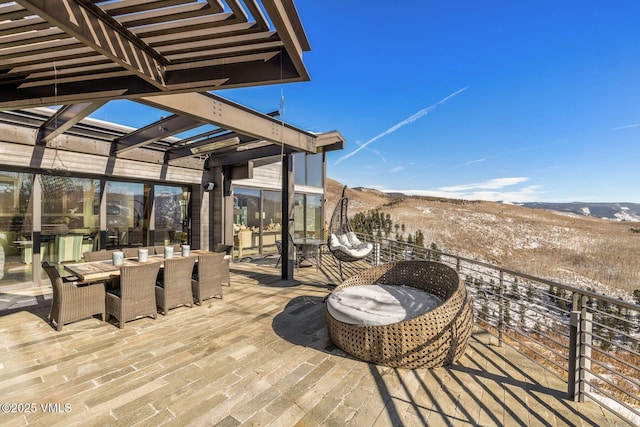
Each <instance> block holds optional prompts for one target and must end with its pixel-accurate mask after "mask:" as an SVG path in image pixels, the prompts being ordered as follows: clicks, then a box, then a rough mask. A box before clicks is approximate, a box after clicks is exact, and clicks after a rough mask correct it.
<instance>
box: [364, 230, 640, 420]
mask: <svg viewBox="0 0 640 427" xmlns="http://www.w3.org/2000/svg"><path fill="white" fill-rule="evenodd" d="M359 237H360V238H361V239H362V240H364V241H369V242H372V243H373V244H374V250H373V251H372V253H371V254H370V255H369V256H368V257H367V258H366V261H367V262H368V263H370V264H372V265H377V264H380V263H384V262H390V261H399V260H408V259H424V260H434V261H441V262H443V263H445V264H448V265H450V266H451V267H453V268H455V269H456V270H457V271H458V274H459V275H460V277H461V278H462V279H463V280H464V282H465V284H466V285H467V289H468V290H469V292H470V294H471V296H472V299H473V307H474V318H475V322H476V324H477V325H478V326H480V327H482V328H484V329H486V330H487V331H489V332H490V333H492V334H494V335H495V336H496V338H497V339H498V341H499V343H500V344H502V343H506V344H508V345H511V346H513V347H515V348H517V349H518V350H519V351H520V352H521V353H523V354H525V355H526V356H528V357H530V358H531V359H534V360H536V361H538V362H540V363H541V364H543V365H545V366H547V367H548V368H549V369H550V370H551V372H553V373H555V374H556V375H557V376H559V377H560V378H562V379H563V380H564V381H566V383H567V394H568V396H569V398H571V399H574V400H576V401H584V400H585V399H591V400H593V401H595V402H596V403H598V404H599V405H601V406H603V407H604V408H607V409H608V410H610V411H612V412H613V413H615V414H616V415H618V416H620V417H621V418H623V419H625V420H626V421H628V422H631V423H632V424H637V423H639V422H640V306H639V305H636V304H633V303H629V302H625V301H622V300H620V299H616V298H612V297H610V296H607V295H602V294H598V293H595V292H593V291H590V290H585V289H580V288H578V287H574V286H571V285H568V284H564V283H559V282H555V281H552V280H547V279H543V278H539V277H535V276H531V275H528V274H524V273H520V272H517V271H513V270H509V269H506V268H502V267H499V266H495V265H492V264H489V263H486V262H482V261H477V260H473V259H469V258H465V257H462V256H458V255H454V254H450V253H445V252H442V251H439V250H432V249H428V248H424V247H419V246H415V245H410V244H407V243H404V242H397V241H394V240H389V239H385V238H380V237H373V236H370V235H359Z"/></svg>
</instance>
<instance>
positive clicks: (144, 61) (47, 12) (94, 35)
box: [18, 0, 165, 90]
mask: <svg viewBox="0 0 640 427" xmlns="http://www.w3.org/2000/svg"><path fill="white" fill-rule="evenodd" d="M18 3H19V4H20V5H22V6H23V7H24V8H26V9H28V10H30V11H31V12H33V13H34V14H37V15H39V16H40V17H43V18H45V19H46V20H47V21H48V22H49V23H50V24H53V25H55V26H57V27H58V28H60V29H62V30H63V31H64V32H65V33H67V34H68V35H70V36H73V37H75V38H76V39H78V40H80V41H81V42H82V43H84V44H85V45H86V46H89V47H91V48H92V49H94V50H95V51H96V52H99V53H101V54H102V55H104V56H106V57H108V58H109V59H111V60H112V61H114V62H116V63H117V64H119V65H121V66H122V67H123V68H125V69H127V70H129V71H131V72H132V73H133V74H134V75H136V76H138V77H140V78H141V79H143V80H144V81H146V82H148V83H150V84H152V85H154V86H156V87H157V88H159V89H161V90H163V89H165V76H164V73H165V64H163V63H162V62H161V61H160V55H158V54H156V53H155V52H153V50H152V49H151V48H149V47H148V46H146V45H145V44H144V43H143V42H142V41H141V40H139V39H138V38H137V37H136V36H135V35H133V34H132V33H131V32H130V31H128V30H127V29H126V28H124V27H122V26H121V25H120V24H119V23H118V22H117V21H116V20H114V19H113V18H111V17H110V16H109V15H108V14H106V13H105V12H104V11H103V10H102V9H100V8H98V7H94V6H93V4H92V3H91V2H84V1H79V0H60V1H56V2H53V1H50V0H49V1H48V0H18Z"/></svg>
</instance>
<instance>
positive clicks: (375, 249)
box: [373, 240, 380, 265]
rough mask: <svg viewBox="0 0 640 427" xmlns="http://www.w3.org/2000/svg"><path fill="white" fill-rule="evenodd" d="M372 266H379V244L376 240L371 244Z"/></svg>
mask: <svg viewBox="0 0 640 427" xmlns="http://www.w3.org/2000/svg"><path fill="white" fill-rule="evenodd" d="M373 256H374V258H373V263H374V264H373V265H380V242H379V241H377V240H376V242H375V243H374V244H373Z"/></svg>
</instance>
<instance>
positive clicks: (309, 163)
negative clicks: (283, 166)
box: [293, 153, 324, 187]
mask: <svg viewBox="0 0 640 427" xmlns="http://www.w3.org/2000/svg"><path fill="white" fill-rule="evenodd" d="M293 156H294V163H293V165H294V182H295V183H296V184H299V185H309V186H313V187H323V186H324V180H323V175H324V173H323V172H324V168H323V163H322V159H323V157H322V156H323V154H322V153H320V154H304V153H296V154H294V155H293Z"/></svg>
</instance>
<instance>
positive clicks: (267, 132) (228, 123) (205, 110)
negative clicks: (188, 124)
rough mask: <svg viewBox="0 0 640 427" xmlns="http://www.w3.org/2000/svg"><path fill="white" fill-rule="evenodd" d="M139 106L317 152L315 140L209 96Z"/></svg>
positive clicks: (161, 98) (171, 97)
mask: <svg viewBox="0 0 640 427" xmlns="http://www.w3.org/2000/svg"><path fill="white" fill-rule="evenodd" d="M139 102H142V103H144V104H146V105H150V106H152V107H155V108H159V109H161V110H165V111H170V112H172V113H174V114H178V115H186V116H190V117H193V118H195V119H197V120H201V121H203V122H206V123H211V124H215V125H216V126H220V127H223V128H225V129H229V130H232V131H235V132H238V133H240V134H243V135H248V136H251V137H254V138H256V139H264V140H267V141H271V142H276V143H282V144H285V145H287V146H290V147H293V148H295V149H298V150H300V151H305V152H307V153H315V152H316V136H315V135H314V134H312V133H310V132H305V131H303V130H300V129H297V128H294V127H293V126H289V125H287V124H285V123H283V122H281V121H279V120H277V119H274V118H273V117H270V116H268V115H266V114H262V113H259V112H257V111H254V110H251V109H249V108H247V107H244V106H242V105H240V104H236V103H235V102H232V101H229V100H228V99H225V98H222V97H220V96H217V95H214V94H211V93H197V94H194V93H190V94H186V93H184V94H167V95H157V96H149V97H142V98H141V99H140V100H139Z"/></svg>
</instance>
